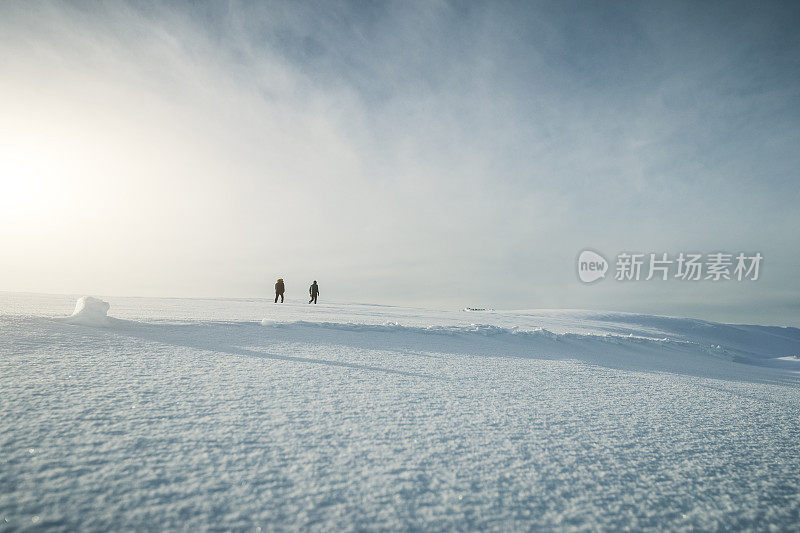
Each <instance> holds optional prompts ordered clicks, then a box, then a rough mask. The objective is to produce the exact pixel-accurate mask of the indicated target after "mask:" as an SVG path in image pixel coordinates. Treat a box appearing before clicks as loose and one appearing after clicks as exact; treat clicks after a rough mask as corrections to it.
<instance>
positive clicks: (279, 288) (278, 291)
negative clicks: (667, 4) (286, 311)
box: [275, 278, 286, 303]
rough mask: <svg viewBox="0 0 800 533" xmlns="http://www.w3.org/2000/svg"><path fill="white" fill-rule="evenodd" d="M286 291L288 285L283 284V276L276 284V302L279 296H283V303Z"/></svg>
mask: <svg viewBox="0 0 800 533" xmlns="http://www.w3.org/2000/svg"><path fill="white" fill-rule="evenodd" d="M284 292H286V287H284V286H283V278H278V282H277V283H276V284H275V303H278V296H280V297H281V303H283V293H284Z"/></svg>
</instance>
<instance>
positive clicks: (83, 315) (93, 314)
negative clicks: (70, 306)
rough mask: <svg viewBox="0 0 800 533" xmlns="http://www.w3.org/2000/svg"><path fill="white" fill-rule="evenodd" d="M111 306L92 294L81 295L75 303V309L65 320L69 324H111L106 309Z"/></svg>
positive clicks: (97, 325) (100, 325)
mask: <svg viewBox="0 0 800 533" xmlns="http://www.w3.org/2000/svg"><path fill="white" fill-rule="evenodd" d="M110 308H111V305H109V303H108V302H105V301H103V300H100V299H99V298H94V297H92V296H81V297H80V298H78V301H77V302H76V304H75V311H73V312H72V315H71V316H70V317H68V318H67V319H66V320H65V321H66V322H68V323H70V324H80V325H82V326H95V327H104V326H109V325H111V320H112V319H111V318H110V317H109V316H108V310H109V309H110Z"/></svg>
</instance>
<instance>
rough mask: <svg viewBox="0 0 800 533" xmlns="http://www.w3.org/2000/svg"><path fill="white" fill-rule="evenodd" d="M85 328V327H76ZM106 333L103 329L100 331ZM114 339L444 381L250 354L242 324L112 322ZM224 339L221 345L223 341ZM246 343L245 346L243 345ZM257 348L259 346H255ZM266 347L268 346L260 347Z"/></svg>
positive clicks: (254, 328)
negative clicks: (131, 339) (117, 337)
mask: <svg viewBox="0 0 800 533" xmlns="http://www.w3.org/2000/svg"><path fill="white" fill-rule="evenodd" d="M79 327H86V326H79ZM102 329H106V328H102ZM109 329H110V331H111V332H113V333H114V334H116V335H123V336H126V337H132V338H136V339H140V340H145V341H150V342H158V343H160V344H166V345H170V346H180V347H186V348H192V349H195V350H203V351H211V352H221V353H227V354H230V355H241V356H247V357H259V358H262V359H274V360H277V361H289V362H294V363H309V364H317V365H327V366H334V367H341V368H351V369H355V370H367V371H373V372H383V373H386V374H394V375H398V376H406V377H416V378H425V379H445V378H442V377H439V376H435V375H432V374H426V373H422V372H411V371H405V370H397V369H393V368H386V367H381V366H375V365H365V364H360V363H350V362H344V361H334V360H330V359H317V358H313V357H297V356H290V355H281V354H277V353H271V352H267V351H261V350H253V349H249V348H244V347H242V346H257V344H251V343H250V341H253V340H258V339H261V340H263V337H262V336H261V335H253V334H252V333H253V332H258V333H262V331H261V330H263V329H264V328H262V327H261V326H260V325H258V324H253V323H243V322H227V323H220V322H211V323H204V324H179V325H176V324H152V323H143V322H134V321H129V320H120V319H113V322H112V327H110V328H109ZM223 339H224V341H223ZM243 341H246V342H243ZM259 347H261V346H259ZM264 347H265V348H266V347H269V345H267V346H264Z"/></svg>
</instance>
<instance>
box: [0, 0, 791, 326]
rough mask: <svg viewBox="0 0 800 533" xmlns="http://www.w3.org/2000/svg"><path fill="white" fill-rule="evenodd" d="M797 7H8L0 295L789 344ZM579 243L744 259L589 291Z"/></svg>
mask: <svg viewBox="0 0 800 533" xmlns="http://www.w3.org/2000/svg"><path fill="white" fill-rule="evenodd" d="M798 24H800V5H799V4H796V3H795V4H792V3H785V4H782V3H770V2H763V3H752V4H746V3H741V4H740V3H732V2H731V3H693V2H687V3H666V2H665V3H646V4H645V3H605V2H603V3H561V2H558V3H553V4H550V5H538V4H537V5H529V4H527V3H522V2H520V3H516V2H514V3H506V2H487V3H477V2H476V3H461V2H458V3H448V2H418V3H416V2H396V3H386V4H383V3H363V4H362V3H352V4H351V3H327V2H319V3H308V2H302V3H299V2H285V3H271V2H267V3H255V2H253V3H239V2H228V3H225V2H208V3H201V4H197V5H195V4H188V3H181V2H167V3H160V2H129V3H122V2H119V3H118V2H104V3H102V4H98V3H89V2H59V3H55V2H36V1H34V2H4V3H3V4H2V5H0V65H2V68H1V69H0V117H2V120H0V242H1V243H2V249H3V254H2V257H3V260H2V262H0V290H4V291H35V292H57V293H77V294H84V293H85V294H95V295H142V296H232V297H247V296H267V297H269V296H271V293H272V287H273V284H274V282H275V279H276V278H277V277H283V278H284V279H286V284H287V297H289V298H293V297H294V298H299V297H303V296H305V294H306V292H307V288H308V285H309V284H310V283H311V281H312V280H314V279H317V280H319V282H320V289H321V298H320V302H321V303H324V302H325V301H326V300H329V301H330V300H338V301H359V302H370V303H385V304H399V305H415V306H429V307H464V306H474V307H495V308H547V307H556V308H585V309H612V310H621V311H634V312H643V313H652V314H668V315H680V316H695V317H700V318H707V319H711V320H719V321H731V322H748V323H767V324H782V325H800V313H799V312H798V311H800V303H799V302H800V282H799V281H798V277H797V273H798V269H799V268H800V237H799V236H798V231H797V228H798V227H800V210H798V208H797V206H798V203H799V202H800V187H799V186H798V170H800V150H798V149H797V148H798V146H800V32H798ZM586 248H590V249H593V250H598V251H601V252H603V253H605V254H606V257H608V258H609V260H611V259H612V258H613V255H614V254H616V253H617V252H620V251H626V250H634V251H641V252H668V253H670V254H677V253H678V252H681V251H699V252H703V253H712V252H717V251H726V252H729V253H736V252H740V251H743V252H748V253H754V252H760V253H761V254H762V255H763V256H764V263H763V267H762V273H761V277H760V279H759V280H758V281H756V282H741V283H738V282H724V283H712V282H698V283H684V282H678V281H671V282H644V281H642V282H635V283H634V282H632V283H621V282H614V281H612V280H605V281H601V282H600V283H597V284H593V285H584V284H582V283H581V282H580V281H579V280H578V279H577V276H576V267H575V260H576V257H577V255H578V253H579V252H580V251H581V250H583V249H586Z"/></svg>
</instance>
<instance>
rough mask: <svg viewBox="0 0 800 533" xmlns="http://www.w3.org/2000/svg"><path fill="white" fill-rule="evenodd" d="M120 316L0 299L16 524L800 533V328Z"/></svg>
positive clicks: (218, 307)
mask: <svg viewBox="0 0 800 533" xmlns="http://www.w3.org/2000/svg"><path fill="white" fill-rule="evenodd" d="M103 300H106V301H108V302H109V303H110V304H111V307H110V310H108V315H109V316H108V317H106V314H105V313H104V312H102V309H103V305H102V303H97V302H88V301H85V302H84V305H83V309H90V311H87V313H88V314H89V315H91V318H92V320H89V319H88V318H87V317H86V316H85V315H86V314H87V313H84V314H81V310H80V309H79V310H77V311H78V313H76V316H77V317H78V319H76V318H75V316H73V317H68V315H69V313H70V311H71V309H72V307H73V306H74V305H75V298H70V297H62V296H43V295H19V294H2V293H0V365H1V366H0V424H1V425H2V427H1V428H0V429H2V431H0V451H1V453H0V529H3V528H4V527H6V528H12V529H25V528H34V529H37V528H53V529H62V530H75V529H80V530H124V529H138V530H160V529H178V528H180V529H183V528H186V529H191V530H196V529H200V530H203V529H226V530H227V529H234V530H257V528H258V527H260V528H262V529H263V530H272V529H308V530H318V531H338V530H354V529H370V530H372V529H377V530H418V529H427V530H504V531H505V530H520V529H531V528H534V529H544V530H551V529H556V530H572V529H605V530H618V529H622V528H633V529H651V530H663V529H669V530H676V529H677V530H679V529H701V530H716V529H723V528H731V529H735V530H739V529H755V530H768V529H770V528H775V529H778V530H797V529H798V528H800V374H798V371H800V360H798V358H797V357H796V356H797V355H800V330H798V329H795V328H780V327H766V326H734V325H724V324H716V323H711V322H704V321H700V320H691V319H675V318H665V317H653V316H644V315H634V314H621V313H598V312H589V311H517V312H503V311H450V312H444V311H427V310H421V309H407V308H395V307H382V306H368V305H333V304H330V305H328V304H320V305H318V306H316V307H313V306H309V305H307V304H305V303H300V302H289V301H288V300H287V303H286V304H283V305H275V304H273V303H272V302H271V301H266V300H188V299H187V300H179V299H145V298H103ZM87 302H88V304H87ZM57 317H63V318H57ZM95 319H96V320H95ZM86 324H90V325H86Z"/></svg>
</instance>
